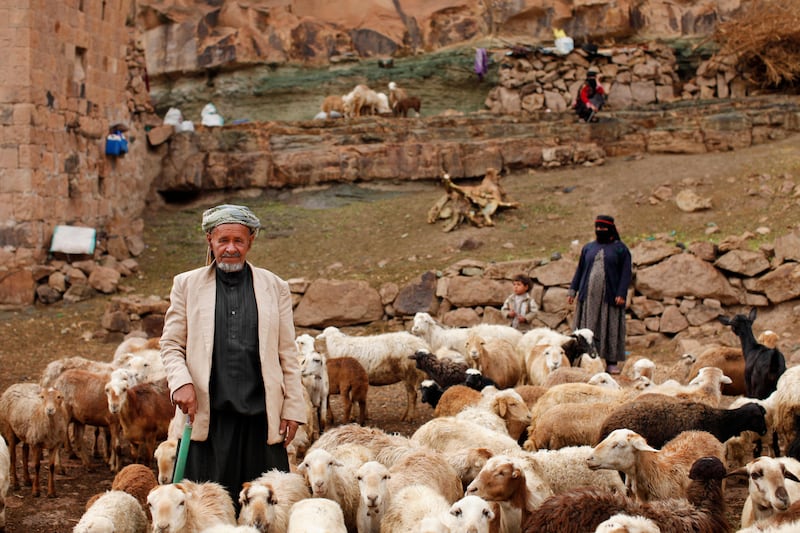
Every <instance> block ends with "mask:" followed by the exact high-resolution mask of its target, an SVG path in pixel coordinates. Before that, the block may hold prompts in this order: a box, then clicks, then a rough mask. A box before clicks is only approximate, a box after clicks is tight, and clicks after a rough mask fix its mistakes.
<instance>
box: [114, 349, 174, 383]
mask: <svg viewBox="0 0 800 533" xmlns="http://www.w3.org/2000/svg"><path fill="white" fill-rule="evenodd" d="M122 368H126V369H128V370H130V371H132V372H133V373H134V375H135V376H136V381H137V383H141V382H143V381H158V380H161V379H165V378H166V377H167V371H166V369H165V368H164V363H163V362H162V361H161V351H160V350H155V349H142V350H139V351H137V352H134V354H133V356H132V357H131V358H130V359H128V360H127V362H126V363H125V365H124V366H122ZM137 383H131V385H136V384H137Z"/></svg>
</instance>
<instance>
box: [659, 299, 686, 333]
mask: <svg viewBox="0 0 800 533" xmlns="http://www.w3.org/2000/svg"><path fill="white" fill-rule="evenodd" d="M687 327H689V321H688V320H686V317H684V316H683V314H682V313H681V311H680V309H678V307H676V306H674V305H668V306H667V307H665V308H664V312H663V313H662V315H661V322H660V323H659V331H660V332H661V333H678V332H679V331H683V330H684V329H686V328H687Z"/></svg>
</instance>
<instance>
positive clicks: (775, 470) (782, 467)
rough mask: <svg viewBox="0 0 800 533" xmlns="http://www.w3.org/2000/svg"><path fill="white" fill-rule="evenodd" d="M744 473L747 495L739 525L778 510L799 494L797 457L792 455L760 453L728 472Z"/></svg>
mask: <svg viewBox="0 0 800 533" xmlns="http://www.w3.org/2000/svg"><path fill="white" fill-rule="evenodd" d="M737 474H739V475H742V474H743V475H747V477H748V486H747V492H748V496H747V499H746V500H745V502H744V505H743V507H742V518H741V520H742V527H743V528H745V527H750V526H752V525H753V524H755V523H756V522H758V521H759V520H764V519H767V518H769V517H771V516H773V515H774V514H776V513H781V512H783V511H786V510H787V509H788V508H789V505H790V504H792V503H794V502H796V501H797V500H798V499H799V498H800V461H798V460H797V459H793V458H791V457H780V458H777V459H774V458H772V457H759V458H757V459H753V460H752V461H750V462H749V463H747V465H745V466H744V467H742V468H740V469H738V470H735V471H733V472H731V473H730V474H729V475H737Z"/></svg>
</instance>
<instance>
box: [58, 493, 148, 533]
mask: <svg viewBox="0 0 800 533" xmlns="http://www.w3.org/2000/svg"><path fill="white" fill-rule="evenodd" d="M145 531H147V515H146V514H145V512H144V509H143V508H142V505H141V504H140V503H139V501H138V500H137V499H136V498H134V497H133V496H131V495H130V494H128V493H127V492H124V491H121V490H111V491H108V492H106V493H104V494H103V495H101V496H100V497H99V498H97V500H95V501H94V503H92V505H91V506H90V507H89V508H88V509H87V510H86V512H85V513H83V516H81V519H80V520H79V521H78V523H77V525H76V526H75V527H74V528H73V529H72V533H145Z"/></svg>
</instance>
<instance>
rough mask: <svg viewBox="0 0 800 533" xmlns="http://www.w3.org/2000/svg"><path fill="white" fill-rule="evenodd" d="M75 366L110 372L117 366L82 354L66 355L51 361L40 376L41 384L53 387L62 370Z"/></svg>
mask: <svg viewBox="0 0 800 533" xmlns="http://www.w3.org/2000/svg"><path fill="white" fill-rule="evenodd" d="M75 368H77V369H80V370H88V371H89V372H97V373H109V372H112V371H113V370H114V369H115V368H116V367H115V366H114V365H113V364H111V363H106V362H103V361H95V360H93V359H87V358H85V357H80V356H74V357H64V358H61V359H56V360H55V361H51V362H50V363H48V364H47V366H46V367H45V369H44V371H42V376H41V377H40V378H39V385H40V386H41V387H42V388H43V389H46V388H48V387H52V386H53V382H54V381H55V380H56V378H57V377H58V376H60V375H61V373H62V372H64V371H65V370H70V369H75Z"/></svg>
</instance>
